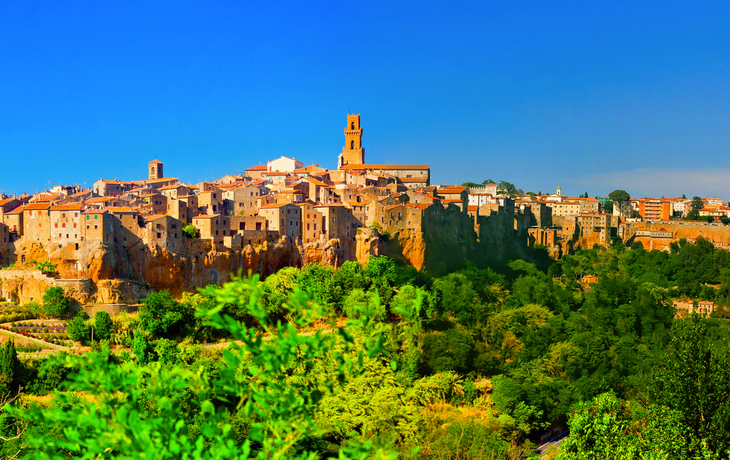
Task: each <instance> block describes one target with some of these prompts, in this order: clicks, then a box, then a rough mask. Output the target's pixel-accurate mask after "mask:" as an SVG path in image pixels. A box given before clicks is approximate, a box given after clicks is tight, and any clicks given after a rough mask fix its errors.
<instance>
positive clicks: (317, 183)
mask: <svg viewBox="0 0 730 460" xmlns="http://www.w3.org/2000/svg"><path fill="white" fill-rule="evenodd" d="M303 180H305V181H307V182H311V183H312V184H314V185H319V186H320V187H323V186H326V185H327V184H325V183H324V182H322V181H321V180H319V179H315V178H314V177H307V178H305V179H303Z"/></svg>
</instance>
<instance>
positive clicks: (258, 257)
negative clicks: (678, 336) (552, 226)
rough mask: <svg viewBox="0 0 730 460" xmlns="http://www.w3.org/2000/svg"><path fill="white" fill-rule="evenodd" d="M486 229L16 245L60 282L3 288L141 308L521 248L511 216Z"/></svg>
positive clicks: (436, 265)
mask: <svg viewBox="0 0 730 460" xmlns="http://www.w3.org/2000/svg"><path fill="white" fill-rule="evenodd" d="M493 217H499V216H493ZM429 218H430V219H432V220H434V219H438V221H436V220H434V221H433V222H431V221H428V219H429ZM482 225H483V228H482V231H481V232H480V233H479V236H477V233H475V231H474V220H473V219H472V218H470V217H468V216H467V215H466V214H463V215H458V216H457V217H456V218H453V219H444V218H442V217H440V215H435V216H433V217H428V216H427V217H425V218H424V225H423V226H422V227H421V228H423V229H425V230H423V231H419V230H416V229H405V230H402V231H399V232H397V233H395V234H393V235H386V236H384V235H381V234H380V233H379V231H378V230H376V229H373V228H360V229H358V231H357V233H356V236H355V237H354V238H352V239H347V240H343V239H331V240H325V239H322V240H320V241H318V242H315V243H308V244H305V245H298V244H293V243H292V242H291V241H290V240H289V239H288V238H287V237H282V238H280V239H279V240H278V241H276V242H274V243H271V242H267V243H266V244H265V245H260V246H255V247H254V246H251V245H247V246H245V247H243V248H242V249H240V250H233V249H227V248H225V247H222V246H217V247H216V246H214V247H212V248H210V249H209V250H207V252H206V251H201V250H200V248H202V247H204V246H202V245H199V244H198V245H196V244H194V242H190V241H189V242H188V243H190V244H188V245H187V246H186V247H185V248H184V249H183V250H181V251H179V252H171V251H168V250H167V249H166V248H162V247H160V246H158V245H153V246H145V245H137V246H133V247H130V248H125V247H123V246H122V245H120V244H117V243H115V244H113V245H109V244H102V243H86V244H81V245H78V246H77V245H75V244H69V245H65V246H63V247H59V246H49V247H43V246H42V245H41V244H39V243H36V242H34V243H28V244H20V245H16V247H14V257H15V258H16V260H18V259H20V260H18V262H20V261H21V260H25V261H29V260H37V261H43V262H45V261H50V262H52V263H54V264H57V269H56V270H57V272H58V274H59V277H60V278H61V279H60V280H57V281H56V282H54V281H51V282H50V284H49V283H45V284H44V281H43V280H40V279H31V278H21V279H17V280H5V281H4V285H3V289H2V291H3V292H4V293H7V294H8V295H6V297H8V298H10V296H11V295H12V296H14V297H12V298H16V299H17V300H18V301H20V302H25V301H28V300H30V299H31V298H32V299H37V300H39V299H40V298H41V297H42V296H43V293H44V292H45V289H46V288H47V287H48V286H50V285H52V284H53V283H56V285H59V284H58V283H60V282H61V281H70V280H74V279H78V280H83V282H78V283H77V284H76V285H73V286H71V285H68V284H63V283H61V285H64V288H65V289H66V290H67V293H68V295H69V296H70V297H72V298H73V299H74V300H75V302H76V303H79V304H84V305H86V304H89V303H94V304H107V303H136V302H138V301H139V300H140V299H141V298H144V297H145V296H146V295H147V293H148V292H150V291H151V290H163V289H167V290H169V291H170V292H171V293H172V294H173V295H175V296H179V295H181V294H182V293H183V292H195V291H196V289H197V288H199V287H204V286H207V285H208V284H220V283H224V282H226V281H228V280H229V279H230V278H231V276H235V275H238V274H243V275H247V274H248V273H252V274H259V275H261V276H264V277H265V276H268V275H270V274H272V273H274V272H276V271H277V270H279V269H280V268H283V267H300V266H302V265H304V264H307V263H313V262H317V263H321V264H324V265H329V266H340V265H342V264H343V263H344V262H346V261H358V262H360V263H363V264H364V263H367V261H368V260H369V259H370V257H371V256H379V255H386V254H387V255H388V256H390V257H392V258H394V259H396V260H400V261H401V262H403V263H404V264H406V265H411V266H413V267H415V268H416V269H418V270H427V271H429V272H432V273H434V274H441V273H445V272H448V271H449V270H453V269H454V268H457V267H459V266H461V265H462V264H463V262H464V260H465V259H468V260H472V261H477V262H478V261H480V260H483V259H488V258H497V259H500V258H504V254H505V253H506V252H507V249H509V247H510V245H515V241H516V240H515V239H514V236H513V232H512V228H511V224H509V225H508V222H507V220H506V219H504V222H502V219H501V218H492V219H491V220H490V221H484V222H482ZM198 243H199V241H198ZM79 283H81V284H79Z"/></svg>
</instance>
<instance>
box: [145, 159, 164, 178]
mask: <svg viewBox="0 0 730 460" xmlns="http://www.w3.org/2000/svg"><path fill="white" fill-rule="evenodd" d="M148 166H149V168H148V169H149V176H148V177H149V180H153V179H162V178H163V177H165V176H164V175H163V174H162V162H161V161H160V160H152V161H150V162H149V165H148Z"/></svg>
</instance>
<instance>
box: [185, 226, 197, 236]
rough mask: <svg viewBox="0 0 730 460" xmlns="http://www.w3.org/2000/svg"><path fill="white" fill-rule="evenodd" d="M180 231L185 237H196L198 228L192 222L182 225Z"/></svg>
mask: <svg viewBox="0 0 730 460" xmlns="http://www.w3.org/2000/svg"><path fill="white" fill-rule="evenodd" d="M182 231H183V234H185V235H187V237H188V238H190V239H194V238H197V237H198V228H197V227H196V226H195V225H193V224H190V225H186V226H185V227H183V229H182Z"/></svg>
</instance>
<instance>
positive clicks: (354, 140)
mask: <svg viewBox="0 0 730 460" xmlns="http://www.w3.org/2000/svg"><path fill="white" fill-rule="evenodd" d="M339 163H340V164H339V168H340V169H344V167H345V166H346V165H361V164H365V149H364V148H363V146H362V128H361V127H360V114H359V113H358V114H357V115H354V114H353V115H350V114H349V113H348V114H347V126H345V146H344V147H342V155H341V156H340V162H339Z"/></svg>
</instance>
